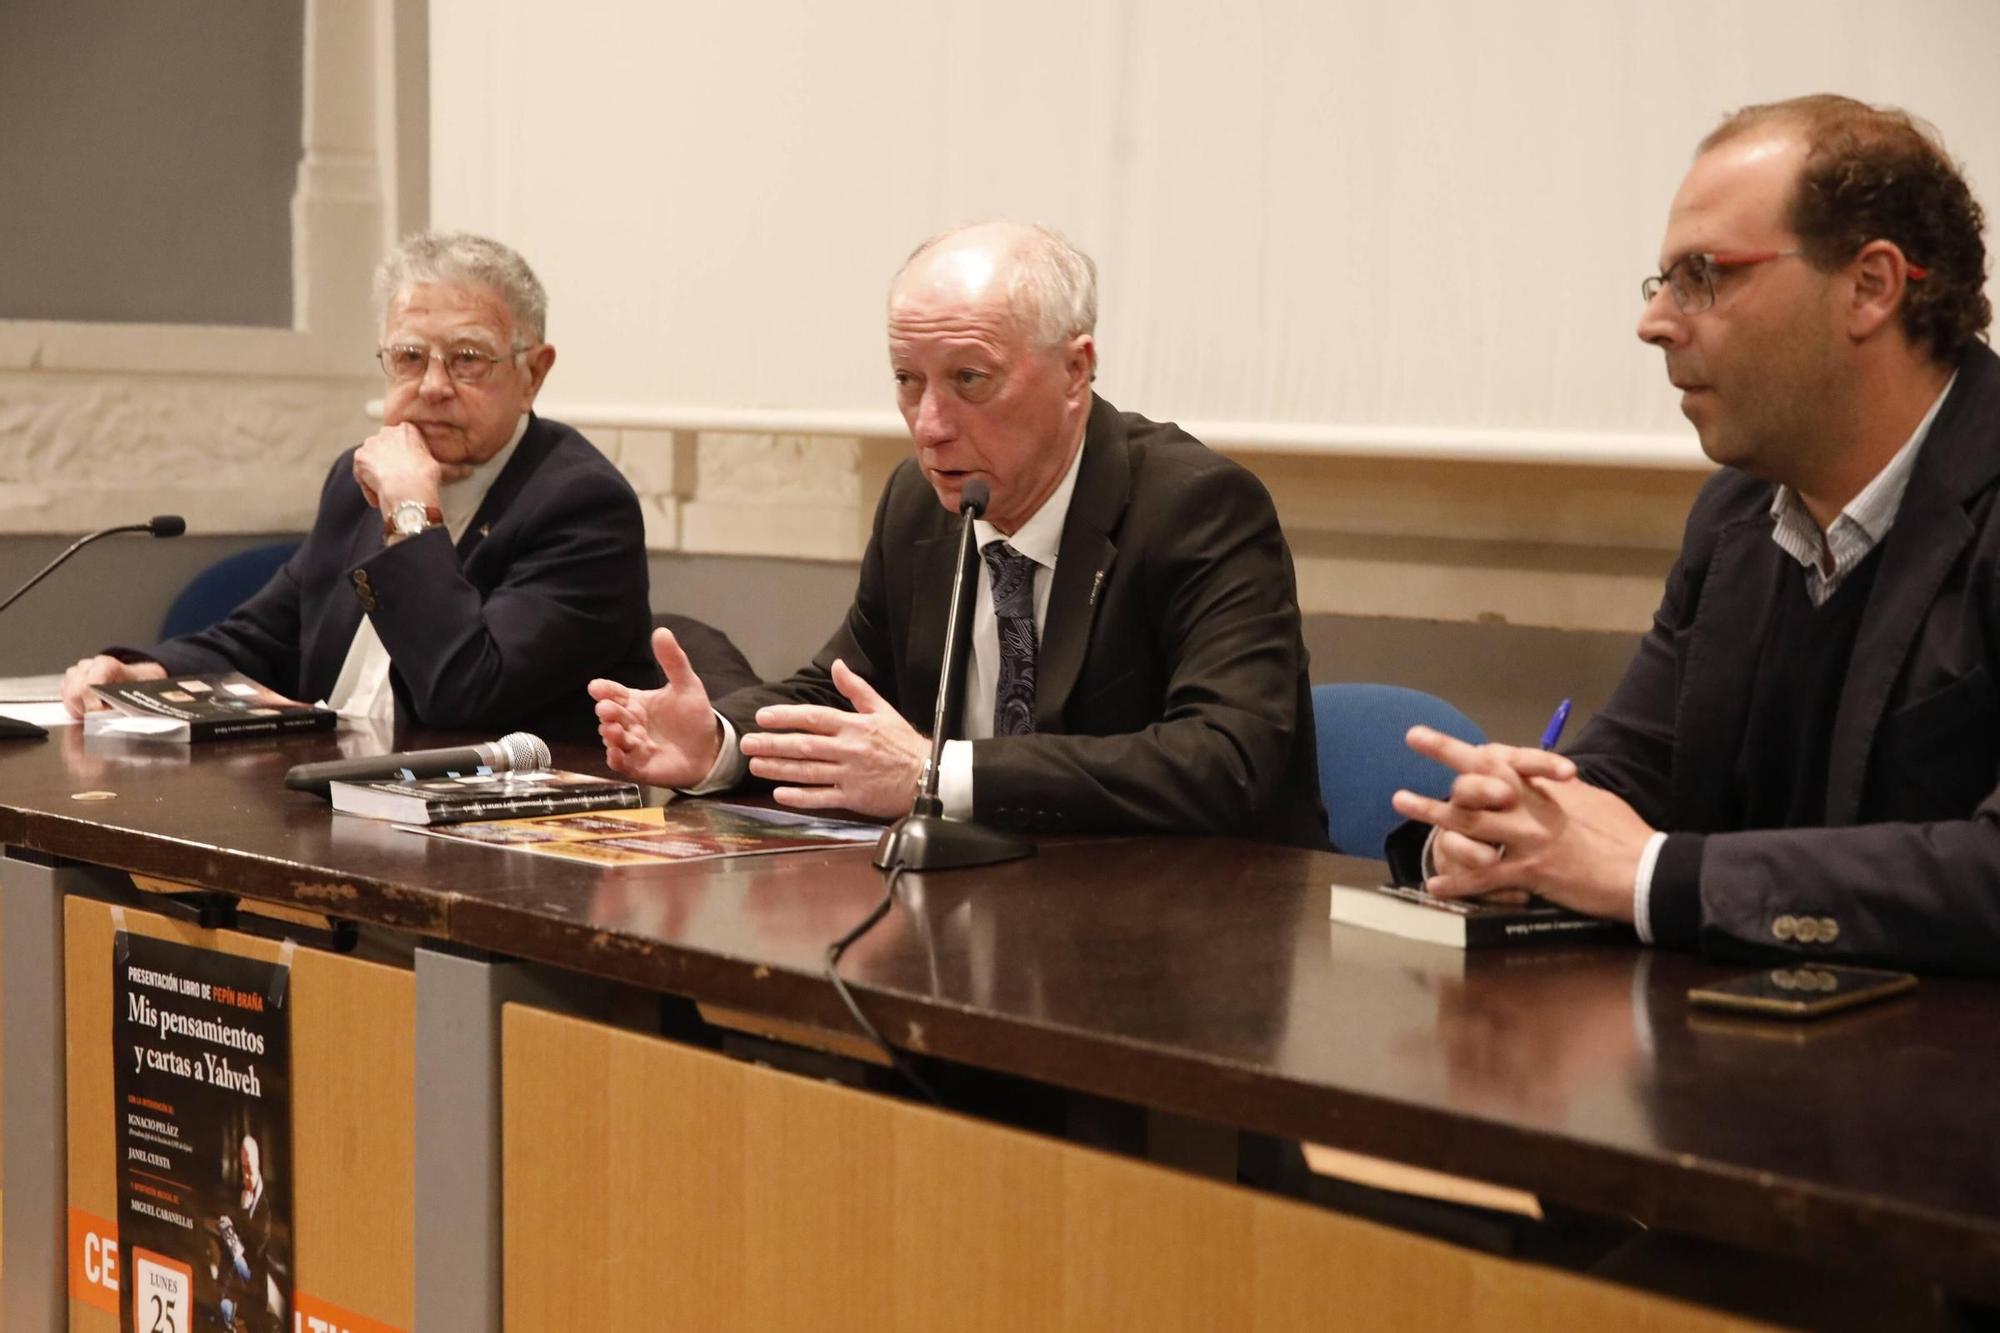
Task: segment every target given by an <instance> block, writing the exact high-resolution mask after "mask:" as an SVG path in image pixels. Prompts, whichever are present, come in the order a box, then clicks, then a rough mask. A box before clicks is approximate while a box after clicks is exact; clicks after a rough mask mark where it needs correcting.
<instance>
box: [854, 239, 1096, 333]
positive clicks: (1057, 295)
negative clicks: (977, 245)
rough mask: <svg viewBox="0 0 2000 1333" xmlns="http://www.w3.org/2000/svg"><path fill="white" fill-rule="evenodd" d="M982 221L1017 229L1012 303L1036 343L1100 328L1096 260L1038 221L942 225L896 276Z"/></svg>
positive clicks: (1009, 284) (1009, 291)
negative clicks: (944, 226)
mask: <svg viewBox="0 0 2000 1333" xmlns="http://www.w3.org/2000/svg"><path fill="white" fill-rule="evenodd" d="M982 227H996V228H1000V229H1002V230H1005V231H1007V232H1010V233H1012V236H1013V244H1012V245H1011V246H1010V247H1009V248H1008V250H1007V255H1008V257H1009V258H1010V259H1011V260H1012V261H1013V264H1012V268H1011V271H1009V273H1008V274H1007V305H1008V307H1009V308H1010V309H1011V310H1012V311H1013V312H1014V318H1015V319H1016V320H1018V321H1019V322H1020V324H1021V326H1022V327H1023V328H1025V329H1028V330H1029V331H1030V332H1031V333H1032V334H1033V335H1034V340H1035V342H1036V343H1037V344H1039V345H1040V346H1042V347H1054V346H1057V345H1058V344H1060V343H1063V342H1067V341H1068V340H1069V339H1071V338H1074V337H1076V336H1077V335H1078V334H1087V333H1095V332H1097V265H1096V263H1095V262H1093V261H1092V260H1091V258H1090V256H1089V255H1087V254H1085V253H1084V252H1083V251H1081V250H1079V249H1077V248H1076V247H1075V246H1074V245H1072V244H1070V242H1069V239H1068V238H1067V237H1065V236H1064V235H1063V234H1062V233H1061V232H1059V231H1057V230H1055V229H1054V228H1053V227H1044V226H1042V225H1040V224H1039V223H1034V222H975V223H971V224H969V225H966V226H963V227H953V228H952V229H951V230H950V231H941V232H939V233H938V234H937V235H935V236H931V237H929V238H927V239H926V240H925V241H924V242H923V243H922V244H921V245H919V246H918V247H917V248H916V249H914V250H912V251H910V257H909V258H908V259H905V260H904V261H903V267H902V268H900V269H897V270H896V277H897V278H898V279H900V278H901V277H902V276H903V274H904V273H906V272H908V271H909V267H910V265H911V264H914V263H915V262H916V261H917V260H918V259H919V258H921V257H922V256H923V255H925V254H927V253H928V252H930V251H931V250H934V249H936V248H937V247H938V246H940V245H942V244H944V243H945V242H946V241H949V240H951V239H952V238H953V237H955V236H959V235H962V234H964V233H965V232H968V231H975V230H978V229H980V228H982ZM892 285H893V284H892Z"/></svg>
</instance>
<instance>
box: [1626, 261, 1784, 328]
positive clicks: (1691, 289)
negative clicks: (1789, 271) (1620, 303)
mask: <svg viewBox="0 0 2000 1333" xmlns="http://www.w3.org/2000/svg"><path fill="white" fill-rule="evenodd" d="M1804 253H1805V251H1803V250H1730V251H1712V252H1708V253H1702V254H1692V255H1682V256H1681V257H1680V258H1679V259H1676V260H1675V261H1674V262H1673V263H1672V264H1669V265H1668V266H1667V271H1666V272H1665V273H1661V274H1658V275H1656V276H1654V277H1650V278H1648V279H1646V280H1645V281H1644V282H1642V283H1640V284H1639V294H1640V295H1641V296H1644V297H1645V298H1646V304H1648V305H1651V304H1652V302H1653V298H1654V297H1656V296H1658V295H1659V294H1660V288H1662V287H1665V288H1666V289H1667V290H1668V291H1670V292H1672V293H1673V294H1674V305H1675V306H1676V307H1677V308H1678V309H1679V310H1680V312H1681V313H1682V314H1683V315H1699V314H1700V313H1701V312H1702V311H1704V310H1706V309H1708V308H1709V307H1710V306H1712V305H1714V304H1715V275H1716V274H1717V273H1720V272H1723V271H1725V270H1728V269H1732V268H1748V267H1749V266H1750V265H1752V264H1768V263H1770V262H1771V261H1772V260H1773V259H1795V258H1798V257H1799V256H1801V255H1803V254H1804Z"/></svg>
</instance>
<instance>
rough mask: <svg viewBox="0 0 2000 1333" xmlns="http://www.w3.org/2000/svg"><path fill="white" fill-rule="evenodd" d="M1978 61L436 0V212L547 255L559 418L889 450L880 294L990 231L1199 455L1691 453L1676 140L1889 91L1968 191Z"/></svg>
mask: <svg viewBox="0 0 2000 1333" xmlns="http://www.w3.org/2000/svg"><path fill="white" fill-rule="evenodd" d="M1996 51H2000V3H1994V2H1993V0H1905V2H1904V3H1902V4H1899V5H1897V6H1894V7H1893V8H1888V7H1884V6H1882V5H1880V4H1879V3H1874V2H1873V0H1763V2H1761V3H1755V4H1745V3H1740V2H1739V3H1721V2H1720V0H1683V2H1682V3H1677V4H1672V5H1665V4H1657V3H1640V2H1639V0H1532V2H1531V3H1512V4H1473V3H1441V2H1440V0H1410V2H1409V3H1403V4H1399V5H1383V4H1379V3H1376V4H1359V3H1352V2H1351V0H1319V2H1317V3H1305V2H1293V0H1236V3H1232V4H1228V5H1193V4H1175V5H1167V4H1159V5H1149V4H1144V3H1136V2H1134V0H1014V2H1013V3H1010V4H1008V5H1005V6H995V5H975V4H968V3H963V2H962V0H946V2H944V3H916V2H915V0H908V2H898V0H863V2H861V3H850V4H832V5H830V4H825V3H823V0H742V2H741V3H737V4H732V5H725V6H712V5H691V4H685V3H670V4H659V5H640V4H633V3H618V2H617V0H572V2H571V3H567V4H564V5H550V4H546V3H541V2H540V0H477V3H475V2H474V0H434V2H433V5H432V36H431V56H432V61H431V71H432V87H431V123H432V128H433V157H432V162H433V170H432V186H433V196H432V210H433V220H434V221H435V222H437V223H439V224H442V225H458V226H467V227H472V228H475V229H481V230H488V231H491V232H494V233H495V234H498V235H500V236H503V237H506V238H507V239H509V240H510V241H512V242H514V243H515V244H517V245H518V246H519V247H520V248H521V249H522V250H523V251H524V252H525V253H526V254H528V255H529V257H530V258H531V260H532V261H533V262H534V263H535V264H536V265H537V266H538V268H539V269H540V270H541V272H542V275H543V277H544V279H545V281H546V282H547V284H548V286H549V288H550V290H551V292H552V293H553V299H552V337H553V338H554V340H555V341H557V342H558V343H559V344H560V346H561V351H562V360H561V364H560V365H559V367H558V370H557V374H556V378H555V379H554V380H553V381H552V382H551V387H550V390H549V393H550V398H551V400H552V405H554V406H557V407H563V406H567V407H568V408H569V409H570V410H571V411H572V413H573V414H574V415H577V416H581V417H585V418H590V417H593V416H594V417H597V418H600V419H618V420H624V421H628V422H632V423H643V422H648V421H650V422H652V423H654V424H661V425H699V424H723V423H728V422H731V421H739V422H740V423H741V424H746V425H754V424H755V423H756V422H759V421H767V422H769V423H770V424H771V425H772V426H774V427H775V426H783V425H790V426H793V427H795V428H799V429H807V430H811V429H823V430H835V431H846V432H849V433H854V434H870V433H875V432H878V431H879V432H881V433H883V434H891V433H893V432H894V431H895V425H896V423H895V420H894V417H893V415H892V414H891V413H890V412H889V410H888V408H889V395H888V388H887V378H886V371H885V367H884V362H883V352H882V345H881V344H882V336H881V306H882V297H883V289H884V287H885V284H886V280H887V278H888V276H889V275H890V273H891V272H892V271H893V270H894V268H895V267H896V265H897V264H898V262H899V261H900V259H901V256H902V255H903V254H904V253H905V252H907V250H908V249H909V248H910V246H911V245H912V244H913V243H914V242H915V241H916V240H918V239H920V238H921V237H922V236H924V235H925V234H926V233H928V232H930V231H932V230H935V229H937V228H940V227H943V226H946V225H948V224H950V223H953V222H955V221H959V220H964V219H968V218H975V217H981V216H993V215H998V216H1014V217H1031V218H1037V219H1040V220H1043V221H1047V222H1049V223H1052V224H1054V225H1056V226H1059V227H1061V228H1062V229H1064V230H1065V231H1067V232H1068V233H1070V234H1071V235H1072V236H1073V237H1074V238H1075V239H1076V240H1077V241H1078V242H1079V243H1080V244H1082V245H1083V246H1084V247H1085V248H1086V249H1088V250H1090V251H1091V252H1093V253H1094V254H1095V256H1096V257H1097V259H1098V260H1099V262H1100V264H1101V265H1102V268H1103V289H1104V316H1103V321H1102V325H1101V328H1100V342H1101V344H1102V350H1103V366H1104V370H1103V375H1102V378H1101V381H1100V387H1101V388H1102V390H1103V392H1104V393H1105V394H1106V396H1107V397H1110V398H1111V399H1112V400H1113V401H1115V402H1119V403H1120V404H1121V405H1124V406H1129V407H1132V408H1135V409H1137V410H1140V411H1143V412H1146V413H1147V414H1148V415H1152V416H1158V417H1173V418H1177V419H1180V420H1182V421H1185V422H1191V423H1205V429H1206V432H1207V434H1208V436H1209V438H1210V439H1211V442H1213V443H1243V442H1248V443H1263V444H1265V445H1271V444H1274V443H1278V444H1289V445H1293V446H1297V445H1306V446H1313V445H1330V446H1336V447H1339V448H1345V449H1364V450H1365V449H1367V448H1369V447H1370V446H1371V445H1378V444H1383V443H1385V442H1386V443H1388V444H1390V445H1393V446H1399V447H1400V448H1401V449H1402V450H1403V451H1404V452H1416V451H1421V450H1422V449H1425V448H1433V449H1435V448H1442V449H1445V450H1446V451H1447V452H1462V453H1465V454H1468V455H1470V456H1474V457H1480V456H1500V457H1508V456H1535V450H1536V449H1537V448H1540V449H1544V450H1553V451H1554V453H1553V455H1551V456H1555V457H1560V458H1568V459H1576V458H1593V459H1601V460H1603V461H1617V460H1621V459H1624V460H1635V461H1645V462H1651V463H1654V464H1659V463H1663V462H1665V463H1673V462H1678V461H1693V460H1695V458H1696V455H1695V451H1694V449H1693V446H1692V443H1691V435H1690V433H1689V432H1688V431H1687V430H1686V428H1685V426H1684V425H1683V423H1682V422H1681V421H1680V419H1679V416H1678V413H1677V412H1676V410H1675V399H1674V395H1673V394H1672V393H1670V392H1669V391H1667V388H1666V385H1665V383H1664V381H1663V379H1662V376H1661V374H1660V367H1659V357H1658V354H1657V353H1656V352H1652V351H1651V350H1650V349H1647V348H1644V347H1642V346H1641V345H1640V344H1639V343H1638V342H1637V341H1636V340H1635V339H1634V338H1633V337H1632V334H1631V326H1632V323H1633V321H1634V319H1635V318H1636V316H1637V313H1638V284H1639V280H1640V279H1641V278H1642V277H1643V276H1645V275H1646V274H1647V273H1649V272H1651V271H1652V270H1653V268H1654V267H1655V262H1654V261H1655V259H1656V257H1657V250H1658V241H1659V233H1660V228H1661V224H1662V220H1663V217H1664V213H1665V206H1666V203H1667V200H1668V198H1669V197H1670V195H1671V193H1672V191H1673V188H1674V186H1675V183H1676V182H1677V180H1678V178H1679V176H1680V174H1681V172H1682V171H1683V170H1684V168H1685V165H1686V163H1687V160H1688V157H1689V154H1690V151H1691V149H1692V146H1693V144H1694V142H1695V140H1696V139H1697V138H1698V137H1699V136H1700V135H1701V134H1702V133H1703V132H1704V131H1705V130H1706V129H1707V128H1709V127H1710V126H1711V125H1712V124H1713V123H1714V122H1715V120H1716V119H1717V117H1718V115H1719V114H1720V113H1721V112H1722V111H1723V110H1725V109H1727V108H1731V107H1734V106H1737V105H1741V104H1743V103H1745V102H1749V101H1758V100H1768V99H1771V98H1776V97H1782V96H1787V95H1791V94H1795V93H1799V92H1806V91H1815V90H1821V89H1831V90H1838V91H1843V92H1847V93H1851V94H1853V95H1857V96H1860V97H1863V98H1867V99H1871V100H1880V101H1892V102H1898V103H1903V104H1907V105H1909V106H1910V107H1912V108H1913V109H1915V110H1917V111H1919V112H1920V113H1922V114H1924V115H1926V116H1928V117H1929V118H1930V119H1932V120H1933V121H1935V122H1936V123H1937V124H1938V126H1939V127H1940V129H1941V130H1942V132H1943V133H1944V135H1945V139H1946V142H1947V144H1948V145H1949V146H1950V147H1951V148H1952V149H1953V151H1954V152H1955V153H1956V154H1957V155H1958V156H1960V157H1961V158H1962V159H1963V160H1964V161H1965V162H1966V165H1967V167H1968V170H1969V172H1970V174H1971V176H1972V179H1973V183H1974V187H1975V189H1977V190H1979V191H1981V193H1983V194H1984V196H1985V197H1986V199H1987V201H1988V203H1989V204H1991V205H1995V206H2000V92H1996V84H1995V83H1994V81H1993V78H1992V59H1993V56H1994V53H1995V52H1996ZM746 410H748V411H749V412H750V413H751V415H750V416H749V417H747V418H739V417H733V416H732V415H731V414H732V413H742V412H744V411H746ZM758 413H762V415H761V416H760V415H758ZM649 414H650V415H649ZM1510 448H1511V449H1512V450H1513V451H1514V452H1513V453H1511V454H1510V453H1509V452H1508V450H1509V449H1510ZM1482 450H1486V451H1497V452H1489V453H1482Z"/></svg>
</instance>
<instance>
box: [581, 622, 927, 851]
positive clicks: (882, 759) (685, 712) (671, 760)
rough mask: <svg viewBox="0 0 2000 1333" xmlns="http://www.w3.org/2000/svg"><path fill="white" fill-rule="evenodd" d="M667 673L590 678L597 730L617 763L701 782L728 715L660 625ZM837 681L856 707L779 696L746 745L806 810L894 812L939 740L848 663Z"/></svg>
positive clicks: (641, 774) (634, 772)
mask: <svg viewBox="0 0 2000 1333" xmlns="http://www.w3.org/2000/svg"><path fill="white" fill-rule="evenodd" d="M653 655H654V657H656V658H658V659H659V663H660V669H661V670H662V671H664V672H665V673H666V676H667V683H666V684H665V685H664V686H662V687H661V688H659V689H657V690H634V689H630V688H628V687H627V686H624V685H621V684H619V683H618V682H617V681H612V680H593V681H592V682H590V694H591V697H592V698H594V699H596V700H597V732H598V736H599V738H600V739H602V740H603V742H604V762H605V763H606V764H608V765H609V766H610V767H611V768H612V770H613V771H615V772H618V773H623V774H624V775H626V776H627V777H630V778H633V779H635V780H637V781H640V782H645V783H649V784H651V785H653V786H656V787H692V786H695V785H697V784H698V783H700V782H701V781H702V780H703V779H704V778H706V777H707V776H708V774H709V772H710V771H711V770H712V769H713V768H714V767H715V762H716V760H717V758H719V757H720V755H721V752H722V724H721V721H720V719H718V718H717V717H716V715H715V710H714V709H713V708H712V707H711V706H710V704H709V700H708V691H707V690H706V689H705V688H704V687H703V686H702V683H701V679H700V677H699V676H697V675H696V674H695V670H694V667H693V665H692V664H691V663H690V662H689V661H688V659H687V654H686V653H685V652H684V651H682V649H681V646H680V644H679V643H678V642H677V641H676V640H675V639H674V636H673V633H672V631H670V630H664V629H662V630H655V631H654V632H653ZM833 686H834V688H835V689H837V690H839V691H840V693H841V696H842V697H843V698H845V699H846V700H847V701H848V702H849V703H850V704H852V705H853V706H854V708H853V711H852V712H850V711H848V710H847V709H845V708H830V707H827V706H825V705H821V704H772V705H769V706H767V707H764V708H760V709H758V710H757V725H758V726H759V727H762V728H764V730H762V731H757V732H752V733H750V734H749V735H746V736H744V737H742V738H741V739H740V740H739V741H738V745H739V747H740V748H741V750H742V753H743V757H744V758H745V759H747V760H749V762H750V772H751V773H752V774H754V775H755V776H757V777H760V778H765V779H768V780H769V781H772V782H776V783H780V784H782V785H780V786H779V787H777V788H776V789H775V790H774V791H773V792H772V796H773V798H774V799H776V800H777V802H778V804H780V805H785V806H792V807H795V808H798V809H806V810H819V809H844V810H852V811H854V812H856V813H857V814H864V815H874V816H877V817H882V818H886V817H888V816H890V815H898V814H902V813H903V812H905V811H907V810H908V809H909V808H910V800H911V798H912V797H913V796H914V795H915V794H916V789H917V778H918V775H919V774H920V773H922V771H923V765H924V760H925V759H926V758H927V757H928V756H929V754H930V743H929V742H928V741H926V740H925V739H924V738H923V737H922V736H921V735H919V734H918V733H917V731H916V729H915V728H913V727H911V726H910V724H909V723H908V722H906V721H904V720H903V716H902V714H900V713H898V712H897V711H896V710H895V709H894V708H892V707H891V706H890V705H889V703H888V701H887V700H885V699H883V698H882V696H881V695H879V694H877V693H876V692H875V690H874V688H873V687H872V686H870V685H869V684H868V682H867V681H865V680H863V679H862V678H861V677H860V676H858V675H856V674H855V673H854V672H853V671H851V670H849V669H848V667H847V664H846V663H845V662H841V661H836V662H835V663H834V664H833Z"/></svg>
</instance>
